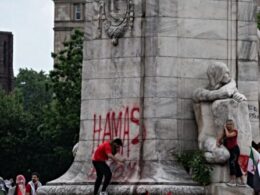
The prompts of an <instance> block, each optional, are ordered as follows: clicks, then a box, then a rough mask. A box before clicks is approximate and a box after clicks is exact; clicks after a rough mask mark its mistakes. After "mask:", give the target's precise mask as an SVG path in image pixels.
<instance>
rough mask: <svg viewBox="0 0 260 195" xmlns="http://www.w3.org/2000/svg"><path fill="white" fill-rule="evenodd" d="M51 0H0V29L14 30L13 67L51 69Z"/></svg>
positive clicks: (52, 14)
mask: <svg viewBox="0 0 260 195" xmlns="http://www.w3.org/2000/svg"><path fill="white" fill-rule="evenodd" d="M53 18H54V3H53V1H52V0H0V21H1V22H0V31H8V32H12V33H13V38H14V45H13V50H14V53H13V68H14V75H17V74H18V72H19V69H20V68H28V69H33V70H35V71H37V72H39V71H41V70H43V71H44V72H45V73H48V72H49V70H51V69H52V68H53V60H52V58H51V52H53V45H54V42H53V37H54V32H53V26H54V19H53Z"/></svg>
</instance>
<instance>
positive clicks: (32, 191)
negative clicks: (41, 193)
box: [26, 172, 42, 195]
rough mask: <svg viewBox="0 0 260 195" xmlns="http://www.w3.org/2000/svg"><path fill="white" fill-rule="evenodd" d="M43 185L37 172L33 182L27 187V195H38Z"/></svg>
mask: <svg viewBox="0 0 260 195" xmlns="http://www.w3.org/2000/svg"><path fill="white" fill-rule="evenodd" d="M41 186H42V184H41V182H40V181H39V174H38V173H36V172H33V173H32V180H31V181H30V182H28V184H27V185H26V195H36V191H37V189H38V187H41Z"/></svg>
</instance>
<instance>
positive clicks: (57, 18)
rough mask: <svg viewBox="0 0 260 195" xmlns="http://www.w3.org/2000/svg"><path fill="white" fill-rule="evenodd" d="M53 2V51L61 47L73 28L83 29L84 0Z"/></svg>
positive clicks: (55, 0) (54, 0) (59, 0)
mask: <svg viewBox="0 0 260 195" xmlns="http://www.w3.org/2000/svg"><path fill="white" fill-rule="evenodd" d="M53 2H54V11H55V14H54V52H55V53H57V52H58V51H60V50H61V49H62V48H63V42H64V41H66V40H68V39H69V37H70V35H71V33H72V31H73V30H74V29H81V30H82V31H83V30H84V18H85V14H84V11H85V8H84V7H85V0H53Z"/></svg>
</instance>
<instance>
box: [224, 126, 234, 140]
mask: <svg viewBox="0 0 260 195" xmlns="http://www.w3.org/2000/svg"><path fill="white" fill-rule="evenodd" d="M224 130H225V134H226V136H227V137H235V136H236V135H237V133H236V132H235V131H233V132H229V131H228V130H227V128H226V126H225V125H224Z"/></svg>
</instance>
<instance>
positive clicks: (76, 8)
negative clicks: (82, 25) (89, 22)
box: [74, 4, 82, 20]
mask: <svg viewBox="0 0 260 195" xmlns="http://www.w3.org/2000/svg"><path fill="white" fill-rule="evenodd" d="M74 17H75V20H82V12H81V5H80V4H74Z"/></svg>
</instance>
